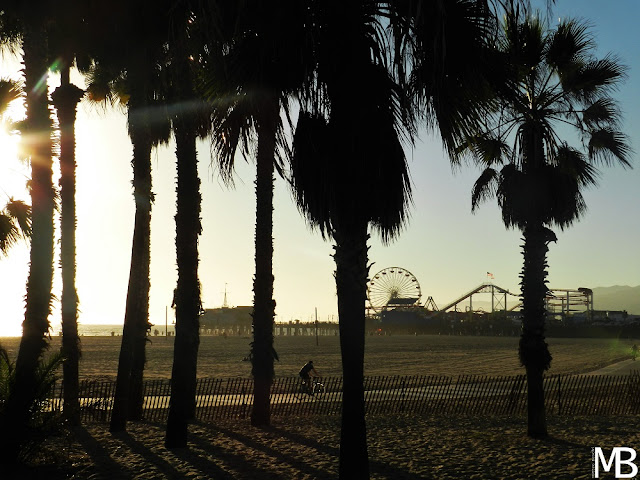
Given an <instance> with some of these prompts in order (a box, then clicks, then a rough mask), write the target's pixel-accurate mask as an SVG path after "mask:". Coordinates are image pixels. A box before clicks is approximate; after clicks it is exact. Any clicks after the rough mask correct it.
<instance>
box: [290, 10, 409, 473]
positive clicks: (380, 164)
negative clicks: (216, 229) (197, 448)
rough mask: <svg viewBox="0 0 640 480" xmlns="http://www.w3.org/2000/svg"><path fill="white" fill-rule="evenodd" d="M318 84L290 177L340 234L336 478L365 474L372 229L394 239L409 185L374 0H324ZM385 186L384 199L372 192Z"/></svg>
mask: <svg viewBox="0 0 640 480" xmlns="http://www.w3.org/2000/svg"><path fill="white" fill-rule="evenodd" d="M315 14H316V18H315V23H314V25H315V27H316V28H315V30H314V40H315V44H316V45H317V50H316V52H315V54H316V59H317V70H316V75H317V81H318V85H317V90H316V92H317V91H319V92H320V94H319V95H318V96H316V100H319V102H315V101H313V100H314V99H313V96H312V95H309V96H308V98H309V101H307V102H305V103H307V105H305V109H304V110H303V111H302V113H301V114H300V117H299V119H298V123H297V126H296V130H295V136H294V142H293V152H292V153H293V154H292V158H291V175H292V186H293V191H294V196H295V198H296V201H297V204H298V206H299V208H300V210H301V211H302V213H303V214H304V215H305V217H306V218H307V220H308V222H309V223H310V224H311V225H312V226H313V227H316V228H318V229H319V230H320V232H321V233H322V235H323V236H324V237H329V238H331V239H333V240H334V242H335V246H334V251H335V253H334V255H333V257H334V260H335V263H336V272H335V279H336V289H337V295H338V314H339V330H340V347H341V353H342V371H343V397H342V427H341V436H340V467H339V472H340V478H368V476H369V467H368V453H367V442H366V425H365V418H364V414H365V410H364V369H363V365H364V343H365V342H364V340H365V337H364V335H365V330H364V329H365V299H366V283H367V279H368V275H369V264H368V248H369V247H368V245H367V243H368V239H369V229H370V228H371V229H373V230H375V231H377V232H378V233H379V234H380V235H381V238H382V240H383V242H385V243H386V242H389V241H390V240H392V239H393V238H394V237H395V236H396V235H397V234H398V233H399V231H400V229H401V227H402V226H403V224H404V223H405V221H406V215H407V213H406V212H407V206H408V204H409V203H410V199H411V191H410V183H409V175H408V169H407V164H406V159H405V154H404V150H403V145H402V141H403V138H406V139H411V138H412V135H413V122H412V117H411V115H410V113H411V112H410V111H408V110H407V109H406V108H405V107H406V105H407V102H406V98H405V97H404V92H403V91H402V89H401V88H400V87H399V85H398V84H397V83H396V82H395V81H394V79H393V77H392V75H391V73H390V68H389V66H388V65H387V54H388V52H389V46H388V45H387V44H386V42H385V41H384V39H385V35H384V32H383V28H382V24H381V20H380V19H381V15H382V11H381V10H380V8H379V5H378V3H377V2H371V1H360V2H348V3H346V4H340V5H339V6H337V5H336V6H332V5H330V4H322V5H320V4H318V5H317V6H316V10H315ZM379 189H383V190H384V191H385V192H386V195H385V196H384V198H382V197H380V196H377V195H373V194H372V192H375V191H377V190H379Z"/></svg>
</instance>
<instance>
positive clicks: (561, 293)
mask: <svg viewBox="0 0 640 480" xmlns="http://www.w3.org/2000/svg"><path fill="white" fill-rule="evenodd" d="M479 294H485V295H486V294H489V295H490V301H491V310H490V311H489V312H487V311H485V310H484V309H483V307H477V308H474V296H475V295H479ZM484 298H485V299H486V297H484ZM421 299H422V288H421V287H420V283H419V282H418V279H417V278H416V277H415V275H413V274H412V273H411V272H410V271H409V270H407V269H405V268H402V267H389V268H385V269H383V270H381V271H379V272H378V273H376V274H375V275H373V276H372V277H371V280H370V281H369V283H368V284H367V313H368V315H369V316H372V317H380V316H381V315H382V314H384V313H385V312H390V311H409V312H414V313H420V314H421V315H425V316H432V315H434V314H436V313H445V312H481V313H494V312H497V311H503V312H512V311H516V310H518V309H519V308H520V307H521V305H522V304H521V303H520V301H519V294H516V293H511V292H510V291H509V290H507V289H504V288H502V287H499V286H498V285H495V284H493V283H490V282H487V283H482V284H481V285H479V286H477V287H475V288H473V289H471V290H469V291H468V292H466V293H465V294H463V295H461V296H460V297H458V298H456V299H455V300H453V301H451V302H449V303H447V304H446V305H444V306H442V307H441V308H438V306H437V305H436V302H435V301H434V299H433V297H431V296H429V297H428V298H427V300H426V301H425V302H424V303H423V302H422V301H421ZM509 299H511V302H509V303H508V301H509ZM482 304H483V305H487V304H488V301H487V300H483V301H482ZM477 305H478V303H476V306H477ZM545 306H546V308H547V311H548V312H549V314H550V315H567V314H570V313H572V312H576V311H586V312H587V313H589V312H592V311H593V292H592V291H591V289H588V288H578V289H573V290H572V289H550V290H549V291H548V293H547V297H546V301H545ZM486 308H488V305H487V307H486Z"/></svg>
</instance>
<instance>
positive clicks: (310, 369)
mask: <svg viewBox="0 0 640 480" xmlns="http://www.w3.org/2000/svg"><path fill="white" fill-rule="evenodd" d="M312 374H313V375H312ZM299 375H300V378H302V383H303V384H304V385H306V388H307V392H308V393H309V395H313V389H312V388H311V377H312V376H314V377H319V376H320V374H319V373H318V372H317V370H316V369H315V367H314V366H313V360H309V361H308V362H307V363H305V364H304V366H303V367H302V368H301V369H300V373H299Z"/></svg>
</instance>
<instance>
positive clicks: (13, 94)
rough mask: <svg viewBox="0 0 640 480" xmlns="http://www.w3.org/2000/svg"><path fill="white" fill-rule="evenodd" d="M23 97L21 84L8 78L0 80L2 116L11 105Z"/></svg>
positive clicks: (0, 108)
mask: <svg viewBox="0 0 640 480" xmlns="http://www.w3.org/2000/svg"><path fill="white" fill-rule="evenodd" d="M21 96H22V85H21V83H20V82H18V81H15V80H11V79H8V78H0V115H3V114H4V113H5V112H6V111H7V108H8V107H9V104H10V103H11V102H13V101H14V100H17V99H19V98H20V97H21Z"/></svg>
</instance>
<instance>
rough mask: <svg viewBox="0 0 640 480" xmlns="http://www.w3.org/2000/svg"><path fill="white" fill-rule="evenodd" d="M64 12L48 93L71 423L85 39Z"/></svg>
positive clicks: (72, 14) (77, 12)
mask: <svg viewBox="0 0 640 480" xmlns="http://www.w3.org/2000/svg"><path fill="white" fill-rule="evenodd" d="M59 8H60V10H59V11H60V12H64V14H63V15H60V16H59V17H58V20H57V22H56V23H55V24H54V25H53V28H52V29H51V31H50V38H51V50H52V52H53V53H54V54H57V55H59V57H58V59H59V65H60V86H59V87H58V88H56V90H55V91H54V92H53V94H52V95H51V98H52V100H53V104H54V106H55V107H56V112H57V116H58V124H59V128H60V157H59V159H60V268H61V272H62V297H61V308H62V347H61V353H62V357H63V359H64V360H63V369H62V376H63V383H64V416H65V418H66V419H67V421H68V422H70V423H71V424H72V425H78V424H79V423H80V402H79V398H78V395H79V388H80V385H79V361H80V355H81V351H80V337H79V336H78V294H77V291H76V285H75V282H76V238H75V234H76V203H75V192H76V159H75V147H76V143H75V122H76V108H77V105H78V102H80V100H81V98H82V97H83V96H84V91H83V90H82V89H80V88H78V87H77V86H75V85H73V84H72V83H71V82H70V71H71V65H72V63H73V61H74V59H75V57H76V52H77V51H78V50H79V49H80V48H81V45H83V44H84V42H83V41H82V40H81V39H80V38H79V37H80V33H84V28H83V27H84V26H85V23H84V22H83V19H82V15H81V14H82V11H81V9H80V8H78V6H77V5H71V2H65V3H63V4H62V5H60V6H59Z"/></svg>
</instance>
